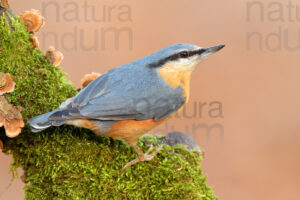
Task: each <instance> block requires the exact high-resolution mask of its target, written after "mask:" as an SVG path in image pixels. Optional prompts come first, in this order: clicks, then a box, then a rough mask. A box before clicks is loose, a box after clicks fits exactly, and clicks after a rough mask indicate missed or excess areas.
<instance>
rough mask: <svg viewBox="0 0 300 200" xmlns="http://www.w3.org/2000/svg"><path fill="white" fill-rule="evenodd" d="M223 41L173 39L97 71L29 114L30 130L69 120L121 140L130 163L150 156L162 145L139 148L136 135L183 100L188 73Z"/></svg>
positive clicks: (178, 108) (159, 121) (173, 112)
mask: <svg viewBox="0 0 300 200" xmlns="http://www.w3.org/2000/svg"><path fill="white" fill-rule="evenodd" d="M224 46H225V45H217V46H212V47H208V48H205V47H200V46H197V45H194V44H184V43H180V44H174V45H170V46H167V47H165V48H163V49H161V50H159V51H157V52H155V53H152V54H150V55H148V56H146V57H142V58H140V59H137V60H135V61H133V62H130V63H128V64H124V65H121V66H119V67H116V68H114V69H111V70H109V71H107V72H106V73H104V74H102V75H101V76H99V77H98V78H96V79H95V80H94V81H92V82H91V83H90V84H89V85H88V86H87V87H85V88H84V89H82V90H81V91H80V92H79V93H77V94H76V95H75V96H74V97H72V98H70V99H67V100H66V101H65V102H63V103H62V104H61V106H60V107H59V108H58V109H56V110H53V111H51V112H48V113H45V114H42V115H39V116H36V117H33V118H31V119H29V124H30V127H31V130H32V132H39V131H42V130H44V129H46V128H48V127H50V126H61V125H64V124H66V125H73V126H76V127H81V128H87V129H90V130H92V131H94V133H95V134H96V135H99V136H108V137H111V138H114V139H118V140H123V141H125V142H126V143H127V144H129V145H130V146H132V147H133V148H134V149H135V151H136V152H137V154H138V156H137V158H136V159H134V160H132V161H130V162H128V163H127V164H126V165H125V166H124V167H123V168H122V170H121V171H124V170H125V169H127V168H128V167H130V166H131V165H133V164H135V163H138V162H142V161H150V160H152V159H153V158H154V157H155V156H156V155H157V154H158V153H159V151H161V150H162V149H163V146H159V147H158V148H156V149H154V147H153V146H150V148H149V149H148V150H147V151H146V152H145V153H143V151H142V150H141V149H140V148H139V147H138V145H137V141H138V138H139V137H140V136H142V135H144V134H146V133H147V132H149V131H150V130H152V129H153V128H155V127H156V126H158V125H160V124H162V123H163V122H165V121H166V120H168V119H170V118H171V117H172V116H174V115H176V113H178V112H180V111H181V110H182V109H183V107H184V106H185V105H186V104H187V102H188V100H189V93H190V92H189V90H190V79H191V74H192V72H193V71H194V69H195V68H196V66H197V65H198V63H200V61H202V60H203V59H204V58H206V57H207V56H209V55H211V54H213V53H215V52H217V51H219V50H221V49H222V48H223V47H224Z"/></svg>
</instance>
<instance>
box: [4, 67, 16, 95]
mask: <svg viewBox="0 0 300 200" xmlns="http://www.w3.org/2000/svg"><path fill="white" fill-rule="evenodd" d="M15 85H16V83H15V82H14V81H13V79H12V78H11V76H10V74H8V73H2V72H0V95H3V94H5V93H10V92H13V91H14V89H15Z"/></svg>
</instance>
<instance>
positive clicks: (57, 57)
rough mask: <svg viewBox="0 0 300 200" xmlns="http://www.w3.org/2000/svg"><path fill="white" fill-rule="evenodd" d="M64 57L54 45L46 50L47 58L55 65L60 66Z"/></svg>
mask: <svg viewBox="0 0 300 200" xmlns="http://www.w3.org/2000/svg"><path fill="white" fill-rule="evenodd" d="M63 59H64V55H63V54H62V53H61V52H60V51H57V50H55V48H54V47H52V46H51V47H49V49H48V50H47V51H46V60H48V62H49V63H50V64H52V65H54V66H59V65H60V63H61V62H62V60H63Z"/></svg>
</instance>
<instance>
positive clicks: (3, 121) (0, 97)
mask: <svg viewBox="0 0 300 200" xmlns="http://www.w3.org/2000/svg"><path fill="white" fill-rule="evenodd" d="M14 88H15V82H14V81H13V79H12V77H11V76H10V74H8V73H2V72H0V127H2V126H4V128H5V133H6V136H7V137H11V138H12V137H16V136H18V135H19V134H20V133H21V129H22V128H23V127H24V121H23V118H22V115H21V111H22V107H20V106H14V105H12V104H10V103H9V102H8V100H7V98H6V97H5V96H4V95H5V94H6V93H11V92H13V91H14ZM1 143H2V142H1ZM2 145H3V144H2Z"/></svg>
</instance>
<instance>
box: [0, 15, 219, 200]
mask: <svg viewBox="0 0 300 200" xmlns="http://www.w3.org/2000/svg"><path fill="white" fill-rule="evenodd" d="M6 15H7V16H8V17H9V18H10V21H11V24H9V23H8V22H7V17H5V16H4V15H3V16H2V17H1V19H0V71H1V72H4V73H9V74H11V75H12V77H13V79H14V81H15V82H16V87H15V91H14V92H13V93H11V94H8V95H7V98H8V100H9V101H10V102H11V103H13V104H14V105H16V106H22V108H23V110H22V116H23V119H24V121H25V123H26V122H27V120H28V119H29V118H30V117H33V116H36V115H38V114H42V113H45V112H48V111H51V110H52V109H55V108H57V107H58V106H59V104H60V103H62V102H63V101H64V100H65V99H67V98H69V97H72V96H74V95H75V94H76V89H75V87H74V86H73V84H72V83H70V82H69V81H67V80H66V78H65V76H66V74H65V73H63V72H62V71H61V68H59V67H54V66H52V65H51V64H49V63H48V62H47V60H46V59H45V55H44V53H43V52H41V51H40V50H39V49H34V47H33V46H32V44H31V42H30V38H32V35H31V34H30V33H28V32H27V31H26V27H25V25H24V24H23V23H22V22H21V21H20V19H19V18H18V17H10V16H9V15H8V14H7V13H6ZM145 137H148V139H147V141H151V143H153V144H154V145H157V143H159V141H158V140H157V139H156V138H154V137H152V136H145ZM0 140H1V141H3V144H4V151H5V152H6V153H7V154H10V155H12V156H13V159H14V161H13V163H12V169H16V168H18V167H21V168H22V169H23V170H24V172H25V176H24V181H25V182H26V185H25V187H24V190H25V198H26V199H104V200H105V199H134V200H139V199H151V200H152V199H155V200H160V199H181V200H182V199H185V200H189V199H200V200H214V199H217V198H216V197H215V195H214V194H213V191H212V189H211V188H210V187H208V186H207V185H206V177H205V176H203V173H202V171H201V160H202V157H201V156H195V154H194V153H193V151H189V150H188V149H187V148H186V147H184V146H180V145H176V146H174V147H170V146H168V145H166V146H165V147H164V150H163V151H161V152H160V153H159V154H158V155H157V156H156V157H155V158H154V159H153V160H152V161H149V162H141V163H138V164H136V165H134V166H132V167H131V168H129V169H126V171H125V172H124V173H123V174H120V170H121V169H122V167H123V166H124V165H125V164H126V163H127V162H128V161H130V160H132V159H134V158H135V157H136V156H137V154H136V152H135V151H134V149H133V148H132V147H130V146H128V145H127V144H126V143H124V142H122V141H118V140H114V139H112V138H108V137H98V136H95V135H94V134H93V133H92V132H91V131H89V130H86V129H80V128H76V127H73V126H62V127H55V128H49V129H47V130H45V131H43V132H41V133H31V131H30V129H29V127H28V124H27V123H26V126H25V127H24V129H23V130H22V133H21V135H19V136H18V137H16V138H7V137H6V136H5V132H4V129H3V128H1V129H0ZM139 145H140V147H141V148H142V149H143V150H144V151H145V150H146V149H147V148H148V147H149V145H148V144H146V143H143V142H142V140H140V141H139ZM197 155H198V154H197Z"/></svg>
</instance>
